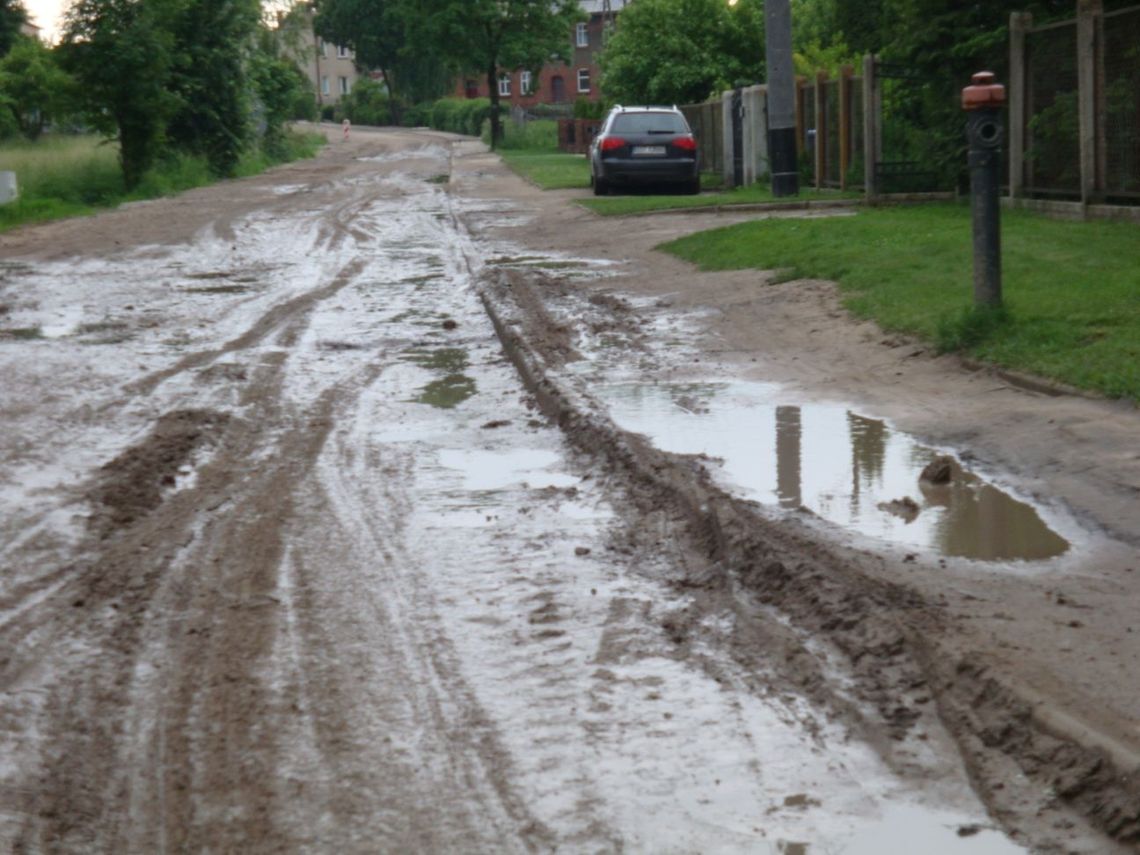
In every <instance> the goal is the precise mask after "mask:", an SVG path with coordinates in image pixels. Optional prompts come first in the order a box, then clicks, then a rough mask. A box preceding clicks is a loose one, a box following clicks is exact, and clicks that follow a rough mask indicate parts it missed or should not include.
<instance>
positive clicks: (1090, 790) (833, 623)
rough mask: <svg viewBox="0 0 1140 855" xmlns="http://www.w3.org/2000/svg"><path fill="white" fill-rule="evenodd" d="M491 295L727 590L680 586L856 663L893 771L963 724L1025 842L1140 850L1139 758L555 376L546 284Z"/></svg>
mask: <svg viewBox="0 0 1140 855" xmlns="http://www.w3.org/2000/svg"><path fill="white" fill-rule="evenodd" d="M480 286H481V290H480V293H481V296H482V299H483V302H484V304H485V306H486V307H487V310H488V312H489V314H490V315H491V317H492V321H493V323H494V325H495V328H496V330H497V332H498V334H499V337H500V339H501V340H502V342H503V344H504V347H505V348H506V350H507V353H508V354H509V356H510V358H511V359H512V361H513V362H514V363H515V365H516V367H517V368H518V370H519V373H520V375H521V376H522V377H523V380H524V383H525V384H526V386H527V387H528V388H529V389H530V390H531V392H532V393H533V394H534V395H535V397H536V399H537V400H538V401H539V404H540V406H541V408H542V410H543V412H544V413H545V414H546V415H547V416H548V417H549V418H551V419H553V420H555V421H557V423H558V424H559V425H560V426H561V427H562V429H563V431H564V432H565V434H566V436H567V438H568V440H569V441H570V442H571V443H572V444H573V445H575V446H576V447H578V448H580V449H582V450H583V451H586V452H588V453H590V454H593V455H596V456H597V457H599V458H600V459H601V460H603V461H605V463H606V465H608V466H609V467H610V468H611V469H612V470H613V471H614V472H615V473H620V474H621V475H623V476H624V477H625V479H626V481H627V484H628V489H629V490H630V493H631V496H632V497H633V499H634V501H635V502H636V503H637V504H638V506H639V507H640V509H641V513H648V514H653V513H660V511H661V509H662V508H667V509H669V513H670V514H671V515H672V516H674V517H675V518H676V519H677V521H678V523H679V524H678V528H680V529H682V530H684V531H685V532H686V533H687V537H688V539H689V542H690V543H691V544H692V545H693V546H694V547H695V548H696V550H697V551H698V552H699V553H700V554H702V555H704V556H707V558H708V559H709V560H711V561H712V562H713V563H712V565H711V566H712V567H713V568H714V571H713V577H712V578H700V579H696V580H690V581H682V582H681V584H686V585H693V586H695V587H705V586H707V587H709V588H712V589H721V590H729V591H736V592H737V593H736V594H733V595H731V596H733V597H734V598H735V599H736V600H737V609H738V611H740V612H741V613H743V614H744V615H746V616H748V618H749V619H750V620H752V621H757V620H760V621H763V620H765V619H766V618H765V617H764V614H763V612H762V611H759V609H758V606H759V607H766V608H770V609H775V610H776V611H777V612H778V613H780V614H782V615H785V616H786V617H787V618H788V619H790V621H791V622H792V625H794V626H795V627H797V628H798V629H799V631H800V632H802V633H804V634H805V635H806V636H809V637H813V638H818V639H822V640H826V641H827V642H829V643H830V644H832V645H834V646H835V647H836V648H837V649H838V650H839V651H841V652H842V654H843V656H844V658H845V660H846V664H847V665H848V667H849V668H850V670H851V673H852V675H853V678H854V687H853V689H852V691H853V692H854V694H855V696H856V698H857V700H858V701H861V702H862V703H866V704H869V705H870V706H871V707H872V708H873V709H874V710H875V711H876V713H877V715H876V716H875V717H872V720H871V721H864V722H863V723H862V725H863V726H862V732H863V735H864V737H865V738H867V739H868V741H869V742H870V743H871V744H873V745H878V746H879V747H880V749H881V750H883V752H884V758H885V759H887V760H888V762H890V761H891V757H892V753H893V752H892V744H893V743H897V742H899V741H900V740H904V739H906V738H907V737H908V735H913V733H914V732H916V730H917V729H918V728H916V726H915V725H916V723H919V722H921V721H923V720H924V719H929V718H930V717H931V716H933V718H934V720H941V721H942V722H944V723H945V724H946V725H947V726H948V728H949V731H950V733H951V734H952V735H953V737H954V738H955V740H956V741H957V744H958V748H959V751H960V752H961V756H962V758H963V760H964V761H965V763H966V767H967V769H968V771H969V772H970V775H971V779H972V781H973V783H974V785H975V787H976V789H977V790H978V792H979V793H980V795H981V796H982V797H983V799H984V800H985V802H986V803H987V805H988V806H989V808H990V809H991V810H992V811H993V813H994V815H995V816H996V817H997V818H999V819H1000V820H1001V821H1002V822H1003V823H1004V824H1005V825H1006V826H1007V827H1008V828H1009V829H1010V830H1011V831H1013V832H1015V833H1016V834H1017V835H1018V839H1019V840H1021V841H1023V842H1029V843H1030V845H1037V846H1042V847H1043V848H1046V849H1048V848H1049V847H1051V846H1052V845H1053V841H1052V840H1051V839H1049V838H1046V837H1041V836H1040V830H1041V828H1042V817H1045V818H1046V820H1047V822H1049V823H1057V824H1058V827H1072V824H1073V822H1074V819H1075V817H1078V816H1079V817H1083V818H1084V820H1085V821H1087V822H1088V823H1090V824H1091V826H1092V827H1095V828H1097V829H1099V830H1100V831H1101V832H1103V833H1105V834H1107V835H1108V836H1109V837H1111V838H1112V839H1113V840H1115V841H1116V842H1117V843H1120V844H1124V845H1129V846H1131V845H1136V844H1140V763H1138V762H1137V758H1136V757H1135V756H1134V755H1133V754H1132V753H1131V752H1130V751H1129V750H1128V749H1126V748H1123V747H1122V746H1114V745H1112V743H1111V740H1099V739H1096V738H1095V735H1094V736H1093V737H1092V738H1090V737H1089V735H1088V734H1084V733H1082V732H1081V730H1080V728H1079V727H1073V726H1071V725H1072V723H1069V726H1066V723H1065V721H1064V719H1063V718H1053V719H1048V718H1047V716H1048V705H1043V706H1039V705H1035V704H1033V703H1032V702H1031V701H1030V699H1029V698H1028V697H1027V695H1026V694H1025V693H1024V692H1023V691H1021V690H1020V689H1019V687H1017V686H1016V685H1015V684H1010V683H1009V682H1008V681H1007V680H1006V679H1004V678H1003V676H1002V675H1000V674H997V673H994V672H992V671H991V670H990V669H987V668H986V666H985V665H984V664H983V661H982V660H981V659H980V658H975V657H974V656H972V655H970V654H969V653H967V654H965V655H963V654H961V653H960V652H955V651H954V650H953V649H952V648H950V647H947V646H946V645H945V644H944V643H943V642H944V641H945V639H946V638H947V637H948V636H952V635H953V633H954V628H953V626H952V624H951V622H950V621H949V620H948V619H947V617H946V615H945V614H944V612H943V609H942V608H940V607H939V605H938V604H936V603H930V602H927V601H925V600H924V599H923V598H922V597H921V596H919V595H918V594H917V593H916V592H914V591H913V590H911V589H909V588H907V587H905V586H904V585H901V584H894V583H889V582H886V581H883V580H881V579H876V578H872V577H871V576H869V575H868V574H865V573H863V572H861V571H860V570H859V569H858V568H857V567H856V566H854V565H852V563H851V562H850V561H847V560H844V559H843V558H842V557H841V556H840V555H839V554H838V553H837V552H836V551H834V550H832V549H831V548H829V547H828V546H826V545H824V544H822V543H820V542H818V541H817V540H815V539H812V538H810V537H809V536H807V535H806V534H801V533H797V531H796V530H795V528H794V527H789V526H788V524H786V523H781V522H779V521H773V520H771V519H769V518H767V517H765V516H764V515H763V514H762V513H760V512H759V511H758V510H757V508H756V507H755V506H754V505H753V503H750V502H747V501H743V500H740V499H736V498H734V497H733V496H731V495H730V494H728V493H727V492H725V491H724V490H723V489H721V488H720V487H718V486H716V485H714V484H713V483H712V481H711V479H710V477H709V475H708V473H707V471H706V469H705V467H704V466H703V465H702V463H701V461H700V460H699V459H694V458H691V457H686V456H681V455H675V454H670V453H667V452H661V451H659V450H657V449H655V448H653V447H652V446H651V445H650V444H649V443H648V442H647V441H646V440H645V439H644V438H642V437H640V436H638V435H635V434H630V433H628V432H626V431H623V430H621V429H619V428H617V427H616V426H615V425H614V424H613V422H612V421H611V420H610V418H609V416H608V415H607V414H606V413H605V412H604V409H603V408H602V407H601V406H600V405H598V403H597V402H596V401H594V400H593V399H592V398H591V397H590V396H589V394H588V393H586V392H585V391H584V390H582V389H579V388H577V387H576V386H575V385H574V384H573V382H572V381H571V380H568V379H567V375H566V374H565V373H564V372H556V371H551V370H550V369H551V368H552V367H556V366H558V365H561V363H562V361H563V353H564V345H562V344H561V343H560V342H558V341H557V339H558V336H556V337H555V341H556V343H555V345H554V346H553V347H551V348H548V347H547V342H548V340H549V339H550V337H551V330H550V327H551V324H552V323H554V322H553V321H552V320H551V318H550V316H549V314H548V313H547V312H545V311H543V312H531V311H529V310H528V308H527V307H528V306H530V305H532V304H534V303H539V304H541V302H542V298H541V297H540V296H538V294H537V293H536V292H535V290H534V286H533V283H531V282H529V281H528V279H527V277H526V276H524V275H520V274H519V273H517V272H509V271H508V272H504V271H488V272H487V273H486V274H485V275H484V276H483V278H482V280H481V283H480ZM690 623H691V622H690ZM686 626H687V624H686V621H684V620H680V621H676V622H673V623H672V624H671V625H670V626H669V627H668V629H669V631H670V632H675V633H676V637H677V640H678V643H683V641H684V639H685V635H686ZM745 647H747V645H746V646H745ZM738 652H739V651H738ZM799 653H800V651H796V650H795V648H794V647H792V648H791V649H790V651H789V652H788V654H787V655H788V656H789V658H788V659H787V665H788V668H787V669H785V670H786V672H787V673H789V674H793V675H794V674H798V675H799V677H798V678H797V677H795V676H793V677H792V679H793V681H794V682H796V683H797V684H798V687H799V688H800V690H801V691H804V692H805V693H806V694H807V695H808V696H809V697H812V698H814V699H815V700H816V701H818V702H820V703H823V704H825V705H828V706H830V707H831V708H832V709H833V710H838V711H840V714H841V715H842V716H843V717H844V718H847V719H848V720H852V719H851V716H852V711H853V708H852V706H851V705H850V704H849V703H847V702H846V700H844V699H843V698H841V697H837V696H836V695H835V693H834V691H833V688H832V687H831V686H829V685H828V681H827V680H825V679H823V678H822V677H821V675H820V672H819V670H818V669H817V668H812V667H808V668H806V669H803V665H804V664H805V662H807V661H808V658H805V657H803V656H800V655H799ZM860 717H861V716H859V714H858V713H855V719H854V720H855V721H858V719H859V718H860ZM875 718H877V720H878V722H879V724H878V725H876V724H875V721H874V719H875ZM876 732H878V734H879V735H880V736H879V737H878V738H876ZM883 737H886V739H884V738H883ZM1114 749H1115V750H1114ZM896 764H897V758H896ZM1017 781H1021V782H1022V783H1021V784H1017V783H1015V782H1017ZM1041 792H1052V793H1055V795H1056V799H1057V801H1055V802H1054V801H1051V800H1050V799H1046V800H1045V803H1044V804H1043V803H1042V799H1041V798H1040V793H1041ZM1090 833H1092V834H1095V832H1090Z"/></svg>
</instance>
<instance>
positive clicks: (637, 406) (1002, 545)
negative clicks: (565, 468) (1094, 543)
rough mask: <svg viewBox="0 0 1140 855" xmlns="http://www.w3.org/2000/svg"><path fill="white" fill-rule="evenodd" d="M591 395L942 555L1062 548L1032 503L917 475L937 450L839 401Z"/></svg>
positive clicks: (837, 514)
mask: <svg viewBox="0 0 1140 855" xmlns="http://www.w3.org/2000/svg"><path fill="white" fill-rule="evenodd" d="M598 393H599V395H600V396H601V398H602V399H603V400H605V401H606V402H607V404H608V405H609V407H610V410H611V414H612V416H613V417H614V420H615V421H616V422H617V423H618V424H619V425H620V426H621V427H623V428H625V429H627V430H632V431H636V432H638V433H643V434H645V435H647V436H649V437H650V438H651V439H652V440H653V442H654V444H655V445H657V447H659V448H661V449H662V450H665V451H671V452H676V453H681V454H699V453H704V454H707V455H709V456H711V457H714V458H718V459H719V460H721V461H723V473H724V475H725V476H726V478H727V480H728V481H729V482H730V484H731V485H732V486H733V487H735V488H739V489H741V490H742V491H743V493H744V495H745V496H746V497H747V498H750V499H755V500H758V501H761V502H764V503H767V504H776V505H779V506H780V507H782V508H787V509H789V510H795V509H798V508H801V507H804V508H807V509H809V510H811V511H812V512H814V513H816V514H818V515H819V516H821V517H823V518H824V519H826V520H829V521H830V522H833V523H836V524H838V525H841V526H845V527H847V528H850V529H852V530H855V531H858V532H860V533H862V534H865V535H870V536H872V537H877V538H882V539H885V540H889V541H893V542H896V543H901V544H905V545H909V546H914V547H918V548H921V549H929V550H933V551H935V552H937V553H939V554H941V555H947V556H957V557H962V558H970V559H976V560H985V561H1011V560H1042V559H1047V558H1052V557H1054V556H1057V555H1060V554H1062V553H1064V552H1065V551H1066V550H1067V549H1068V548H1069V543H1068V541H1067V540H1065V539H1064V538H1063V537H1061V536H1060V535H1059V534H1058V533H1057V532H1055V531H1054V530H1053V529H1051V528H1050V527H1049V526H1048V525H1046V523H1045V522H1044V521H1043V520H1042V518H1041V516H1040V514H1039V513H1038V510H1037V509H1036V508H1034V507H1033V506H1031V505H1029V504H1027V503H1025V502H1023V501H1020V500H1018V499H1016V498H1014V497H1013V496H1011V495H1010V494H1008V493H1006V492H1004V491H1003V490H1001V489H999V488H997V487H995V486H994V485H992V484H989V483H986V482H985V481H983V480H982V479H980V478H978V477H977V476H976V475H974V474H972V473H970V472H969V471H964V470H963V469H962V468H961V467H960V466H959V465H957V463H956V462H955V464H954V466H953V477H952V478H951V480H950V482H949V483H946V484H940V485H936V484H932V483H928V482H926V481H921V482H920V479H919V476H920V474H921V473H922V471H923V469H924V468H925V467H926V466H927V465H928V464H929V463H931V461H932V460H934V459H936V458H937V457H938V456H939V453H938V452H937V451H936V450H934V449H932V448H930V447H928V446H924V445H922V444H920V443H918V442H917V441H915V439H914V438H913V437H910V436H908V435H907V434H904V433H902V432H900V431H896V430H894V429H892V428H890V427H889V426H888V425H887V424H886V423H885V422H883V421H881V420H878V419H872V418H868V417H866V416H862V415H859V414H858V413H855V412H852V411H851V410H849V409H847V408H846V407H844V406H842V405H838V404H824V403H813V404H805V405H802V406H788V405H784V404H782V403H780V399H781V397H786V396H784V395H783V391H782V390H781V388H780V387H778V386H775V385H772V384H763V383H746V382H731V383H703V384H665V385H651V386H649V385H641V384H617V385H611V386H606V387H602V388H601V389H600V390H599V391H598Z"/></svg>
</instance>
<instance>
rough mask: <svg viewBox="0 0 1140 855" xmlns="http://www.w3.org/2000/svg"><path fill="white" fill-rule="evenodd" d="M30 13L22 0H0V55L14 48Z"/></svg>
mask: <svg viewBox="0 0 1140 855" xmlns="http://www.w3.org/2000/svg"><path fill="white" fill-rule="evenodd" d="M26 20H28V13H27V12H26V11H25V10H24V4H23V3H21V2H20V0H0V56H4V55H5V54H6V53H8V51H10V50H11V49H12V46H13V45H14V44H15V43H16V39H17V38H18V37H19V35H20V27H21V26H22V25H23V24H24V22H25V21H26Z"/></svg>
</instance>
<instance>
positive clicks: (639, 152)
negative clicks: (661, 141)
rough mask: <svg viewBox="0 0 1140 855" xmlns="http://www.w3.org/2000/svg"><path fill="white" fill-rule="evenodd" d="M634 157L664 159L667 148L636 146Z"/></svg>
mask: <svg viewBox="0 0 1140 855" xmlns="http://www.w3.org/2000/svg"><path fill="white" fill-rule="evenodd" d="M633 156H634V157H664V156H665V146H663V145H635V146H634V147H633Z"/></svg>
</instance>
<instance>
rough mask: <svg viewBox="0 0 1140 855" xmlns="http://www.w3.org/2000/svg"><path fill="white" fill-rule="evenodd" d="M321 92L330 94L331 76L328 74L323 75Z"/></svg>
mask: <svg viewBox="0 0 1140 855" xmlns="http://www.w3.org/2000/svg"><path fill="white" fill-rule="evenodd" d="M321 94H322V95H328V94H329V76H328V75H327V74H322V75H321Z"/></svg>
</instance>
